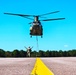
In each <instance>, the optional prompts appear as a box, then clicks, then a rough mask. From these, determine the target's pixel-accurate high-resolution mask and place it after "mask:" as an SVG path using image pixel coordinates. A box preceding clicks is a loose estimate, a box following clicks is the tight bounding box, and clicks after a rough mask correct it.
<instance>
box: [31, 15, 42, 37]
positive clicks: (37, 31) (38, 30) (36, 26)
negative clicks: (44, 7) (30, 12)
mask: <svg viewBox="0 0 76 75" xmlns="http://www.w3.org/2000/svg"><path fill="white" fill-rule="evenodd" d="M30 35H31V37H32V36H41V37H42V35H43V28H42V25H41V22H40V21H39V20H38V16H36V17H35V18H34V22H33V23H32V25H31V26H30Z"/></svg>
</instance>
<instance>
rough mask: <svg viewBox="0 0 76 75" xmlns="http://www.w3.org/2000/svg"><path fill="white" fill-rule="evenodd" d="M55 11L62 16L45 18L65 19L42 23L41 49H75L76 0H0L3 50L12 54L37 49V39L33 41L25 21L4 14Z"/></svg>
mask: <svg viewBox="0 0 76 75" xmlns="http://www.w3.org/2000/svg"><path fill="white" fill-rule="evenodd" d="M53 11H60V12H59V13H55V14H50V15H47V16H44V17H47V18H60V17H65V18H66V19H65V20H59V21H48V22H42V25H43V38H41V37H38V41H39V42H38V43H39V49H41V50H70V49H76V1H75V0H0V48H1V49H4V50H9V51H12V50H14V49H19V50H21V49H23V50H25V48H24V46H26V47H28V46H33V50H36V49H37V45H36V44H37V42H36V37H35V36H33V37H32V38H30V35H29V28H30V25H29V24H28V23H29V22H32V21H31V20H28V19H26V18H22V17H19V16H11V15H5V14H3V13H4V12H11V13H19V14H20V13H21V14H31V15H34V14H35V15H40V14H45V13H49V12H53Z"/></svg>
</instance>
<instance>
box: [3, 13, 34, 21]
mask: <svg viewBox="0 0 76 75" xmlns="http://www.w3.org/2000/svg"><path fill="white" fill-rule="evenodd" d="M4 14H7V15H15V16H21V17H24V18H27V19H31V20H33V19H32V18H28V17H29V16H33V15H23V14H13V13H4Z"/></svg>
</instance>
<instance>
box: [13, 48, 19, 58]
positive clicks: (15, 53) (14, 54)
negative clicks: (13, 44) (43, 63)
mask: <svg viewBox="0 0 76 75" xmlns="http://www.w3.org/2000/svg"><path fill="white" fill-rule="evenodd" d="M12 56H13V57H20V52H19V50H17V49H15V50H14V51H13V52H12Z"/></svg>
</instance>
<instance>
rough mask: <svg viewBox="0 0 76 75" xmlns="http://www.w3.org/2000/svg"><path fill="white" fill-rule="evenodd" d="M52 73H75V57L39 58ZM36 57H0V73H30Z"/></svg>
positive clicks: (18, 74)
mask: <svg viewBox="0 0 76 75" xmlns="http://www.w3.org/2000/svg"><path fill="white" fill-rule="evenodd" d="M41 60H42V61H43V62H44V63H45V64H46V66H47V67H48V68H49V69H50V70H51V71H52V72H53V73H54V75H76V57H65V58H64V57H55V58H41ZM35 61H36V58H0V75H30V73H31V71H32V69H33V67H34V64H35Z"/></svg>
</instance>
